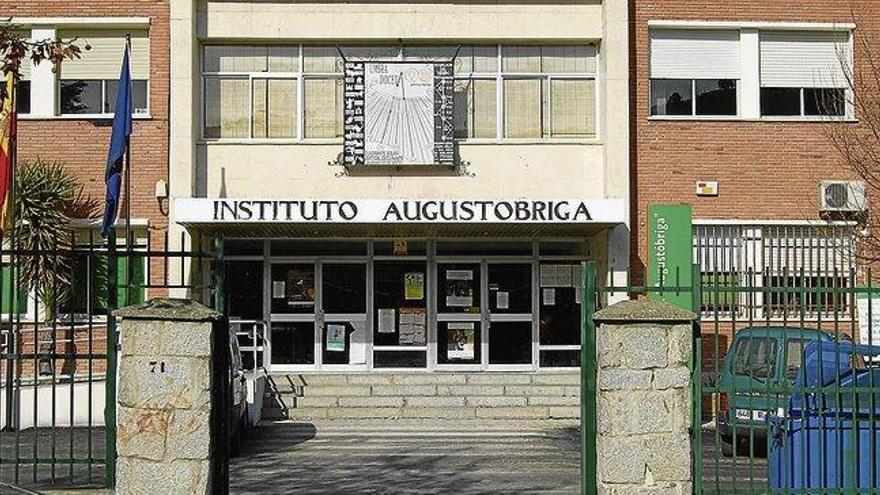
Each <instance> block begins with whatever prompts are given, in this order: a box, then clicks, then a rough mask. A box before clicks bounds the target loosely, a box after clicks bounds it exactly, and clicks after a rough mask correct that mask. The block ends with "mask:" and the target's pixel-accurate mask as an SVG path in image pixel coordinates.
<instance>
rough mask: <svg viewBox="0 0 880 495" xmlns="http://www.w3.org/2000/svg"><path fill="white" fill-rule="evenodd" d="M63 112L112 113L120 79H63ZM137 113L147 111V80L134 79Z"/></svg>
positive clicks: (132, 86) (134, 98) (133, 93)
mask: <svg viewBox="0 0 880 495" xmlns="http://www.w3.org/2000/svg"><path fill="white" fill-rule="evenodd" d="M59 88H60V90H61V99H60V102H61V114H62V115H70V114H93V115H96V114H112V113H113V112H114V110H115V108H116V95H117V93H118V91H119V80H118V79H114V80H107V79H62V80H61V82H60V83H59ZM131 89H132V102H133V104H134V108H135V113H146V112H147V81H132V83H131Z"/></svg>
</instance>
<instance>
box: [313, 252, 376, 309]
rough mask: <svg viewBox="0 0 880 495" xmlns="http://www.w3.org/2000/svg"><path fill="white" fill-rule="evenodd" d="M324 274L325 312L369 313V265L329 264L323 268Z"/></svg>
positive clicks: (322, 282) (322, 283)
mask: <svg viewBox="0 0 880 495" xmlns="http://www.w3.org/2000/svg"><path fill="white" fill-rule="evenodd" d="M322 274H323V280H322V281H321V286H322V290H323V296H324V298H323V303H322V305H323V310H324V311H325V312H327V313H336V314H340V313H366V312H367V265H365V264H363V263H340V264H335V263H334V264H330V263H327V264H325V265H324V266H323V269H322Z"/></svg>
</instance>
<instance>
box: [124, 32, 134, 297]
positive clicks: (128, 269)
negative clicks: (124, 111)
mask: <svg viewBox="0 0 880 495" xmlns="http://www.w3.org/2000/svg"><path fill="white" fill-rule="evenodd" d="M125 49H126V50H127V51H128V56H129V58H128V60H129V62H128V63H129V79H128V81H129V85H130V84H131V75H130V73H131V33H129V34H126V35H125ZM131 97H132V96H131V88H130V87H129V90H128V98H129V100H131ZM129 110H131V108H129ZM132 242H133V239H132V236H131V136H126V137H125V250H126V257H125V304H126V305H130V304H131V294H132V290H131V289H132V287H131V279H132V264H133V263H132V254H131V251H132V249H131V248H132Z"/></svg>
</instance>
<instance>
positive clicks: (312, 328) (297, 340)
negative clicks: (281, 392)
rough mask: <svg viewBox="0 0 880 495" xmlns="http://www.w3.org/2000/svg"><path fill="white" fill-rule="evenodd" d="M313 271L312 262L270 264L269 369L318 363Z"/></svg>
mask: <svg viewBox="0 0 880 495" xmlns="http://www.w3.org/2000/svg"><path fill="white" fill-rule="evenodd" d="M316 273H317V271H316V264H315V263H314V262H296V263H272V264H271V265H270V268H269V274H270V279H269V287H268V293H269V298H270V303H269V308H270V312H271V318H270V322H269V356H270V362H271V366H272V369H275V370H279V371H285V370H295V369H315V366H316V365H317V364H318V361H317V359H316V354H317V351H316V342H317V341H316V339H315V333H316V329H317V322H318V312H317V308H318V305H317V303H318V300H317V299H318V297H317V296H318V292H317V287H318V285H317V283H318V280H317V279H316ZM253 290H258V288H257V287H254V288H253Z"/></svg>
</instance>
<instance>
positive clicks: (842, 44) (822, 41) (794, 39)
mask: <svg viewBox="0 0 880 495" xmlns="http://www.w3.org/2000/svg"><path fill="white" fill-rule="evenodd" d="M849 38H850V36H849V33H848V32H841V31H832V32H826V31H816V32H805V31H762V32H761V86H763V87H771V88H845V87H847V79H846V70H848V68H849V67H850V66H851V63H852V62H851V61H852V47H851V46H850V41H849Z"/></svg>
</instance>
